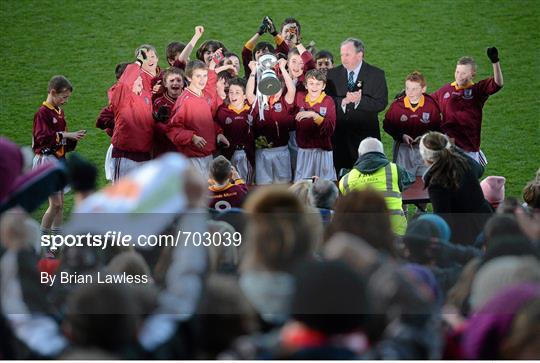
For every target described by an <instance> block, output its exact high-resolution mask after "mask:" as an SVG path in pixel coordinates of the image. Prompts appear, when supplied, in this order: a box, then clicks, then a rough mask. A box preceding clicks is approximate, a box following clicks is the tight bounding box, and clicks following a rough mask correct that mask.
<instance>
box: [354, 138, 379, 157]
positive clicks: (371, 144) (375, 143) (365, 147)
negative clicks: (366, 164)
mask: <svg viewBox="0 0 540 363" xmlns="http://www.w3.org/2000/svg"><path fill="white" fill-rule="evenodd" d="M367 153H382V154H384V147H383V144H382V142H381V141H380V140H378V139H376V138H374V137H366V138H365V139H364V140H362V142H360V145H359V146H358V156H362V155H364V154H367Z"/></svg>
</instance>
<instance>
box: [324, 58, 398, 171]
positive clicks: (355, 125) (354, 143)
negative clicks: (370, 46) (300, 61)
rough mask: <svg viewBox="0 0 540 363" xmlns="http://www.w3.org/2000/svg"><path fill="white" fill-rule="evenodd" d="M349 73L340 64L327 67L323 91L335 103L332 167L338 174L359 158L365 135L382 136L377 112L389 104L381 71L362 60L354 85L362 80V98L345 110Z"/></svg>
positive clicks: (384, 79)
mask: <svg viewBox="0 0 540 363" xmlns="http://www.w3.org/2000/svg"><path fill="white" fill-rule="evenodd" d="M347 78H348V72H347V69H345V67H343V65H340V66H338V67H336V68H333V69H330V70H328V74H327V82H326V93H327V94H328V95H330V96H331V97H332V98H333V99H334V102H335V104H336V129H335V131H334V139H333V145H334V166H335V168H336V170H337V172H338V174H339V171H340V169H341V168H347V169H350V168H352V166H353V164H354V162H355V161H356V159H357V158H358V145H359V144H360V142H361V141H362V140H363V139H365V138H366V137H369V136H371V137H375V138H377V139H379V140H380V139H381V132H380V128H379V119H378V113H379V112H381V111H383V110H384V109H385V108H386V106H387V104H388V88H387V87H386V78H385V76H384V71H383V70H382V69H379V68H377V67H374V66H372V65H370V64H369V63H367V62H366V61H363V63H362V67H361V68H360V72H359V73H358V77H357V78H356V81H355V82H356V84H358V82H359V81H362V99H361V100H360V103H359V104H358V107H356V109H355V108H354V104H352V103H349V104H348V105H347V107H346V112H345V113H344V112H343V109H342V108H341V101H342V100H343V99H344V98H345V96H346V95H347V92H348V91H349V90H348V88H347Z"/></svg>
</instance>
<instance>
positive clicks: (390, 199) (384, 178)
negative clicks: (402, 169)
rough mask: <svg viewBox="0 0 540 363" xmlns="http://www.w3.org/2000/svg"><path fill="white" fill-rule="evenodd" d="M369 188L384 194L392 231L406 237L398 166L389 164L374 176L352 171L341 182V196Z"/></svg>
mask: <svg viewBox="0 0 540 363" xmlns="http://www.w3.org/2000/svg"><path fill="white" fill-rule="evenodd" d="M368 187H371V188H373V189H375V190H377V191H379V192H381V193H382V194H383V196H384V199H385V201H386V206H387V207H388V209H389V210H390V222H391V224H392V230H393V231H394V233H396V234H397V235H400V236H402V235H404V234H405V230H406V229H407V218H406V217H405V214H404V213H403V202H402V200H401V192H400V191H399V184H398V169H397V165H396V164H394V163H388V164H387V165H386V166H385V167H384V168H380V169H379V170H377V171H376V172H374V173H373V174H363V173H361V172H360V171H359V170H358V169H352V170H351V171H350V172H349V173H348V174H347V175H345V176H344V177H343V178H341V180H340V181H339V190H340V191H341V194H347V193H348V192H350V191H352V190H364V189H366V188H368Z"/></svg>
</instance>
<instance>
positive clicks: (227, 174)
mask: <svg viewBox="0 0 540 363" xmlns="http://www.w3.org/2000/svg"><path fill="white" fill-rule="evenodd" d="M232 171H233V169H232V164H231V162H230V161H229V160H227V158H226V157H225V156H223V155H220V156H218V157H216V158H215V159H214V160H213V161H212V163H211V164H210V176H211V177H212V179H214V180H215V181H216V183H218V184H225V183H226V182H227V181H228V180H229V179H230V178H231V175H232Z"/></svg>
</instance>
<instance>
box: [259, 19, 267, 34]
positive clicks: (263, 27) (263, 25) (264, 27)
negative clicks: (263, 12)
mask: <svg viewBox="0 0 540 363" xmlns="http://www.w3.org/2000/svg"><path fill="white" fill-rule="evenodd" d="M267 31H268V24H267V23H266V18H264V19H263V21H262V23H261V25H259V29H258V30H257V34H259V35H263V34H264V33H266V32H267Z"/></svg>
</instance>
